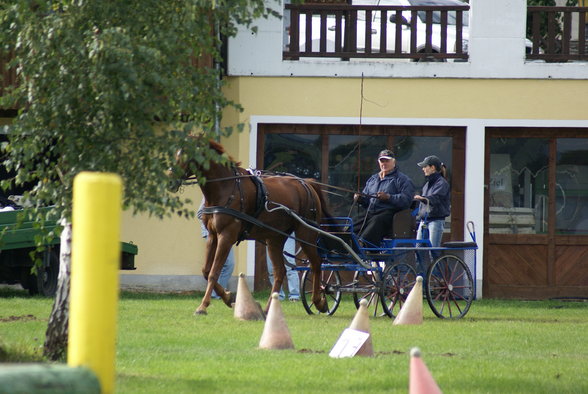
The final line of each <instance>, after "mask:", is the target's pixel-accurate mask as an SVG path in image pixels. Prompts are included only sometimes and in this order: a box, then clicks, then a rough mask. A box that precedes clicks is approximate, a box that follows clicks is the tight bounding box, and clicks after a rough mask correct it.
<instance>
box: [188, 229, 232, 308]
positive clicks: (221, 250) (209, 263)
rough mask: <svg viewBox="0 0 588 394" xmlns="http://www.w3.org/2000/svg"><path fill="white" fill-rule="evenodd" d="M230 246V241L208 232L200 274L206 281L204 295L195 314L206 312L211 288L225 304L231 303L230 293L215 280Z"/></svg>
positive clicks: (229, 304)
mask: <svg viewBox="0 0 588 394" xmlns="http://www.w3.org/2000/svg"><path fill="white" fill-rule="evenodd" d="M231 246H232V244H231V243H227V242H226V241H224V240H219V239H218V238H217V236H216V234H214V235H213V234H209V238H208V241H207V243H206V263H205V264H204V267H203V268H202V274H203V276H204V279H206V280H207V282H208V283H207V285H206V291H205V292H204V297H203V298H202V301H201V303H200V305H199V306H198V308H196V311H195V312H194V314H195V315H206V314H207V312H206V309H207V308H208V306H209V305H210V299H211V297H212V291H213V290H214V291H216V293H217V294H218V295H219V296H220V297H221V298H222V299H223V301H224V302H225V304H227V305H228V306H229V307H231V303H232V302H233V301H232V298H233V297H232V294H231V293H230V292H227V291H225V289H224V288H223V287H222V286H221V285H220V284H218V282H217V280H218V277H219V275H220V271H221V269H222V267H223V265H224V264H225V261H226V259H227V257H228V255H229V251H230V249H231Z"/></svg>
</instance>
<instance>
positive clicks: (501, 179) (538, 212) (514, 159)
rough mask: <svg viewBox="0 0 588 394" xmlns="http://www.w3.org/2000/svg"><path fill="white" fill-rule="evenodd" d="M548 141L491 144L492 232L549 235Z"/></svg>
mask: <svg viewBox="0 0 588 394" xmlns="http://www.w3.org/2000/svg"><path fill="white" fill-rule="evenodd" d="M548 148H549V139H546V138H493V139H491V141H490V184H489V188H490V201H489V211H490V212H489V213H490V217H489V231H490V233H494V234H538V233H546V232H547V217H548V214H547V213H548V204H547V201H548V163H549V149H548Z"/></svg>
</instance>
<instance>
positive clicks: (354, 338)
mask: <svg viewBox="0 0 588 394" xmlns="http://www.w3.org/2000/svg"><path fill="white" fill-rule="evenodd" d="M369 337H370V334H368V333H367V332H363V331H358V330H354V329H352V328H346V329H345V330H344V331H343V333H342V334H341V336H340V337H339V339H338V340H337V343H335V346H333V348H332V349H331V352H330V353H329V356H331V357H333V358H343V357H353V356H355V354H356V353H357V352H358V350H359V349H361V347H362V346H363V344H364V343H365V341H367V339H368V338H369Z"/></svg>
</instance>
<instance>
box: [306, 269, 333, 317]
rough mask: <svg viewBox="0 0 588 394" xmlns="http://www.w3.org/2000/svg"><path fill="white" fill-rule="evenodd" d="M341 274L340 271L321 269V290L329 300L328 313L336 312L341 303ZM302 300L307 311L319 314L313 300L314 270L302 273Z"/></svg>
mask: <svg viewBox="0 0 588 394" xmlns="http://www.w3.org/2000/svg"><path fill="white" fill-rule="evenodd" d="M340 288H341V276H340V275H339V271H321V284H320V291H321V293H322V295H324V297H325V300H326V301H327V308H328V311H327V315H332V314H333V313H335V311H336V310H337V308H338V307H339V304H340V303H341V290H340ZM301 301H302V305H303V306H304V309H305V310H306V313H308V314H309V315H314V314H319V313H322V312H319V311H318V309H316V306H314V303H313V302H312V271H304V273H303V274H302V294H301Z"/></svg>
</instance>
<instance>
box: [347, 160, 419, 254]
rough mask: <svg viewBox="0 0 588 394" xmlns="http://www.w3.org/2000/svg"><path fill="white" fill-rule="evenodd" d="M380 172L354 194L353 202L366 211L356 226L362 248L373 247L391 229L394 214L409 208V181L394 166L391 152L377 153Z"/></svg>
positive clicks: (411, 186)
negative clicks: (360, 191) (361, 190)
mask: <svg viewBox="0 0 588 394" xmlns="http://www.w3.org/2000/svg"><path fill="white" fill-rule="evenodd" d="M378 163H379V165H380V172H378V173H377V174H374V175H372V176H371V177H370V178H369V179H368V180H367V182H366V184H365V187H364V188H363V192H362V193H361V194H360V193H355V195H354V196H353V200H354V201H356V202H358V203H359V204H360V205H362V206H364V207H365V208H366V209H367V212H366V214H365V217H364V218H363V220H360V221H359V223H358V225H357V226H356V231H358V235H359V238H360V240H361V241H363V243H364V246H366V247H372V248H377V247H379V246H380V242H382V239H383V238H384V237H385V236H386V235H387V234H388V233H390V231H391V230H392V220H393V218H394V214H395V213H396V212H399V211H402V210H403V209H407V208H409V207H410V204H411V202H412V200H413V196H414V185H413V183H412V180H411V179H410V178H409V177H408V176H406V175H405V174H403V173H402V172H400V171H399V170H398V167H396V159H395V158H394V153H393V152H392V151H391V150H389V149H385V150H383V151H381V152H380V153H379V154H378Z"/></svg>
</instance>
